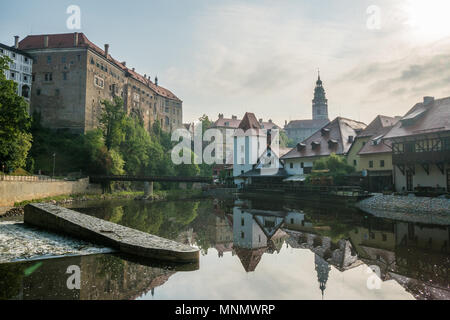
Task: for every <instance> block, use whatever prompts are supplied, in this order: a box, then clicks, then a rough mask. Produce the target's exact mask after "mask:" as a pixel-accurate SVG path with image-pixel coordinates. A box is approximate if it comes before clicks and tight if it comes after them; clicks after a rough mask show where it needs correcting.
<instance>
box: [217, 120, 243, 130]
mask: <svg viewBox="0 0 450 320" xmlns="http://www.w3.org/2000/svg"><path fill="white" fill-rule="evenodd" d="M241 121H242V120H240V119H227V118H219V119H218V120H217V121H216V122H215V123H214V127H216V128H217V127H227V128H230V129H237V128H239V125H240V124H241ZM226 123H228V125H225V124H226Z"/></svg>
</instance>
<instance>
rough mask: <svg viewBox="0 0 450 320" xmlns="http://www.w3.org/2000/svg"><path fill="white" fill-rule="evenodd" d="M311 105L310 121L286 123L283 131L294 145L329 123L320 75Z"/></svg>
mask: <svg viewBox="0 0 450 320" xmlns="http://www.w3.org/2000/svg"><path fill="white" fill-rule="evenodd" d="M312 103H313V104H312V111H313V118H312V119H311V120H294V121H291V122H290V123H289V124H288V123H287V122H286V125H285V127H284V130H285V131H286V134H287V136H288V138H289V139H291V140H294V141H295V142H296V143H299V142H303V141H304V140H305V139H307V138H309V137H310V136H311V135H313V134H314V133H316V132H317V131H318V130H320V129H321V128H323V127H324V126H326V125H327V124H328V123H330V119H329V116H328V99H327V98H326V93H325V89H324V87H323V82H322V80H321V79H320V74H319V77H318V79H317V82H316V88H315V90H314V99H313V101H312Z"/></svg>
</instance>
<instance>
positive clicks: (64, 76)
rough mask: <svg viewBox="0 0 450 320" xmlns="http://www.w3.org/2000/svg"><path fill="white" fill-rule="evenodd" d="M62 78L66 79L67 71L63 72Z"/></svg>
mask: <svg viewBox="0 0 450 320" xmlns="http://www.w3.org/2000/svg"><path fill="white" fill-rule="evenodd" d="M62 74H63V80H64V81H66V80H67V72H63V73H62Z"/></svg>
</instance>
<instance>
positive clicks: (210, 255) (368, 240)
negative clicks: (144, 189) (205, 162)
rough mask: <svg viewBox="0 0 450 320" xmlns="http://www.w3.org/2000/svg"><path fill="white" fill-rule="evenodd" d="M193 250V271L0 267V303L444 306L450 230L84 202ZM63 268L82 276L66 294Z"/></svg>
mask: <svg viewBox="0 0 450 320" xmlns="http://www.w3.org/2000/svg"><path fill="white" fill-rule="evenodd" d="M73 208H75V209H76V210H78V211H81V212H84V213H87V214H90V215H93V216H96V217H98V218H102V219H106V220H109V221H112V222H115V223H118V224H122V225H125V226H128V227H132V228H136V229H139V230H141V231H145V232H149V233H152V234H156V235H159V236H162V237H166V238H170V239H173V240H177V241H180V242H183V243H187V244H191V245H193V246H196V247H198V248H200V250H201V257H200V262H199V264H194V265H192V264H190V265H173V264H164V263H159V262H152V261H145V262H143V261H135V260H133V259H130V258H127V257H123V256H119V255H114V254H108V255H92V256H84V257H70V258H60V259H52V260H43V261H33V262H22V263H10V264H3V265H0V299H82V300H85V299H188V300H189V299H244V300H246V299H263V300H264V299H275V300H277V299H296V300H297V299H314V300H316V299H450V288H449V269H450V258H449V237H450V228H449V226H432V225H424V224H415V223H408V222H402V221H393V220H387V219H377V218H374V217H370V216H368V215H365V214H363V213H362V212H359V211H357V210H355V209H350V208H343V207H342V208H340V207H335V206H330V205H324V204H314V203H310V204H304V203H303V204H302V203H295V202H292V203H290V202H277V201H272V200H271V201H266V200H264V199H238V200H219V199H216V200H212V199H208V200H195V201H179V202H177V201H174V202H161V203H153V204H145V203H142V202H135V201H125V202H123V201H120V202H118V201H107V202H95V203H90V202H86V203H81V204H76V205H74V206H73ZM70 266H78V267H79V268H80V270H81V286H80V289H79V290H78V289H73V290H71V289H69V288H68V286H67V280H68V278H69V276H70V275H69V274H67V269H68V268H69V267H70Z"/></svg>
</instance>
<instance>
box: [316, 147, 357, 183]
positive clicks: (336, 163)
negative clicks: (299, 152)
mask: <svg viewBox="0 0 450 320" xmlns="http://www.w3.org/2000/svg"><path fill="white" fill-rule="evenodd" d="M313 169H314V170H317V171H323V170H328V172H327V173H313V174H312V176H331V177H333V180H334V183H335V184H336V185H341V184H343V183H345V176H346V175H348V174H350V173H353V172H355V168H354V167H353V166H350V165H348V164H347V161H346V160H345V158H344V157H341V156H338V155H336V154H334V153H332V154H331V155H330V156H329V157H326V158H322V159H320V160H318V161H316V162H315V164H314V168H313Z"/></svg>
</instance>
